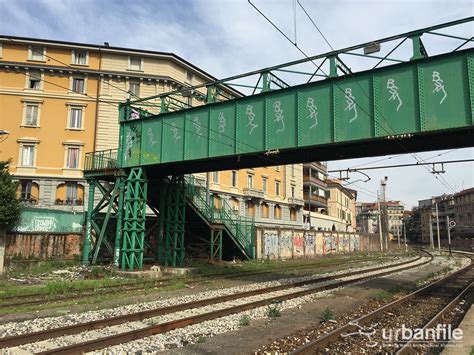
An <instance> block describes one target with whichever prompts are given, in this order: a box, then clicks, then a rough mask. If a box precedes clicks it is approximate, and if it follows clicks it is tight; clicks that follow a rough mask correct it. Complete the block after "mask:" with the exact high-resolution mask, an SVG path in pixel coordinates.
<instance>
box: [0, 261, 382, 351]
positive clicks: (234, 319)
mask: <svg viewBox="0 0 474 355" xmlns="http://www.w3.org/2000/svg"><path fill="white" fill-rule="evenodd" d="M386 264H387V267H388V266H389V264H390V263H386ZM358 269H364V268H358ZM346 271H347V270H344V271H339V272H334V273H328V274H339V273H342V272H346ZM319 276H321V275H318V277H319ZM352 278H354V277H352ZM309 279H311V277H303V278H301V277H300V278H293V279H290V280H288V279H286V280H281V281H279V282H270V283H259V284H254V285H249V286H246V287H245V290H250V289H257V288H262V287H268V286H273V285H278V284H288V283H290V282H296V281H301V280H309ZM313 287H314V286H313ZM299 289H302V288H299ZM294 290H295V288H293V290H292V291H294ZM242 291H244V290H243V289H242V287H239V288H234V289H226V290H219V291H212V292H206V293H202V294H198V295H194V296H186V297H181V298H176V299H171V300H162V301H157V302H153V303H148V304H141V305H133V306H130V307H132V308H130V307H129V309H128V310H124V309H123V308H120V309H114V310H107V311H97V312H89V314H80V315H68V316H63V317H55V318H51V319H47V322H45V320H44V319H42V320H39V322H37V324H31V323H33V322H34V321H27V322H21V323H20V324H12V325H10V327H11V328H7V329H13V331H14V332H15V333H16V334H18V333H20V332H21V333H23V332H28V331H31V329H34V330H35V331H37V330H39V329H46V328H52V327H57V326H58V324H61V325H65V324H66V323H69V324H72V323H76V322H78V316H82V317H86V318H85V319H84V320H83V321H90V320H93V319H102V318H105V317H107V316H110V315H118V314H124V313H130V312H134V311H138V310H144V309H145V307H146V309H152V308H157V307H162V306H167V305H171V304H178V303H183V302H189V301H194V300H197V299H203V298H209V297H215V296H219V295H223V294H229V293H236V292H242ZM284 293H288V291H278V292H277V293H274V294H273V296H275V295H281V294H284ZM324 295H325V293H320V294H318V295H310V296H306V297H302V298H300V299H297V300H291V301H288V302H287V303H284V304H282V305H281V309H282V310H283V309H286V308H292V307H297V306H300V304H302V303H304V302H307V301H309V300H312V299H315V298H318V297H323V296H324ZM266 297H268V296H266ZM262 298H264V297H263V296H259V297H258V298H252V300H256V299H262ZM249 300H250V298H249V299H246V300H244V301H238V302H237V303H239V302H240V303H248V302H249ZM235 303H236V302H235V301H233V302H232V304H234V305H235ZM228 305H229V303H227V304H222V306H221V305H219V308H224V306H228ZM144 306H145V307H144ZM215 309H216V306H215V305H214V306H212V307H202V308H201V309H196V310H192V311H184V312H180V313H175V314H173V315H166V316H162V317H159V318H158V319H148V320H145V321H143V322H133V323H127V325H126V326H124V325H120V326H116V327H109V328H105V329H101V330H99V331H93V332H84V333H81V334H80V335H74V336H67V337H62V338H58V339H54V340H49V341H46V342H41V343H37V344H32V345H26V346H22V347H20V348H19V349H17V350H20V349H22V350H24V351H27V352H31V351H33V352H35V351H39V350H45V349H51V348H54V347H56V346H64V345H66V344H70V343H76V342H77V341H79V340H86V339H92V338H96V337H102V336H106V335H112V334H116V333H118V332H123V331H126V330H130V329H136V328H142V327H144V326H148V325H150V324H154V323H157V322H159V323H162V322H166V321H169V320H172V319H176V318H177V317H178V316H181V315H184V316H189V315H190V314H193V313H194V314H197V313H205V312H207V311H210V310H215ZM116 311H118V312H116ZM127 311H128V312H127ZM267 312H268V310H267V308H266V307H262V308H260V309H256V310H253V311H251V312H249V316H250V317H251V318H252V319H255V318H261V317H265V316H266V314H267ZM241 316H242V315H233V316H229V317H226V318H227V319H224V318H222V319H223V320H222V321H221V320H216V321H210V322H206V323H202V324H200V325H198V326H199V332H198V333H199V335H196V334H195V333H192V334H191V333H189V332H188V331H187V330H185V331H183V330H182V329H178V330H175V331H173V332H169V333H168V334H167V336H166V337H165V339H166V340H164V341H158V342H157V345H156V346H153V348H152V350H151V351H156V350H158V349H165V348H167V347H170V346H171V347H172V346H177V345H181V346H182V345H185V344H187V343H191V342H193V341H196V340H197V339H196V338H199V336H203V337H207V336H212V335H213V334H214V333H215V330H213V329H216V327H217V328H218V329H220V331H223V330H224V329H225V330H233V329H235V328H236V327H238V326H239V320H240V317H241ZM91 318H92V319H91ZM38 323H40V324H38ZM214 323H216V324H214ZM222 323H224V324H230V325H231V326H230V328H229V327H223V326H222V325H223V324H222ZM19 325H20V326H21V330H19V329H20V327H19ZM4 328H6V327H5V326H4ZM157 337H158V338H161V337H162V336H157ZM78 339H79V340H78ZM176 339H181V340H179V341H177V340H176ZM173 344H174V345H173ZM131 346H132V348H128V349H129V350H130V351H134V349H137V347H135V345H131ZM142 347H143V345H142V344H141V343H140V342H139V345H138V348H142ZM12 350H14V349H12ZM111 350H112V349H111ZM115 350H117V349H113V351H115Z"/></svg>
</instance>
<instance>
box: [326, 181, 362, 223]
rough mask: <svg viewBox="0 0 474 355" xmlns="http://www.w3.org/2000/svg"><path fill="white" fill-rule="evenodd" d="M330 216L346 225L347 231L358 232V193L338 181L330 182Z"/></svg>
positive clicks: (328, 185) (328, 184) (328, 182)
mask: <svg viewBox="0 0 474 355" xmlns="http://www.w3.org/2000/svg"><path fill="white" fill-rule="evenodd" d="M327 187H328V190H329V198H328V215H329V216H332V217H335V218H337V219H338V220H340V221H342V223H344V224H345V226H346V228H345V231H347V232H353V231H356V200H357V191H355V190H351V189H348V188H346V187H344V186H342V184H341V182H340V181H338V180H328V181H327Z"/></svg>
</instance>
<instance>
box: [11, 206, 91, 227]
mask: <svg viewBox="0 0 474 355" xmlns="http://www.w3.org/2000/svg"><path fill="white" fill-rule="evenodd" d="M83 223H84V214H83V213H71V212H65V211H57V210H46V209H40V208H24V209H23V210H22V212H21V216H20V220H19V221H18V223H17V224H16V225H15V226H13V227H12V228H10V229H9V232H14V233H44V232H46V233H82V226H83Z"/></svg>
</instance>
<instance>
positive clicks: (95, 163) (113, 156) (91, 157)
mask: <svg viewBox="0 0 474 355" xmlns="http://www.w3.org/2000/svg"><path fill="white" fill-rule="evenodd" d="M117 167H118V164H117V149H107V150H100V151H97V152H91V153H86V159H85V164H84V171H100V170H111V169H116V168H117Z"/></svg>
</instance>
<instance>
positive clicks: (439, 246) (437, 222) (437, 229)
mask: <svg viewBox="0 0 474 355" xmlns="http://www.w3.org/2000/svg"><path fill="white" fill-rule="evenodd" d="M435 206H436V233H437V234H438V250H441V239H440V237H439V214H438V202H436V203H435Z"/></svg>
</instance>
